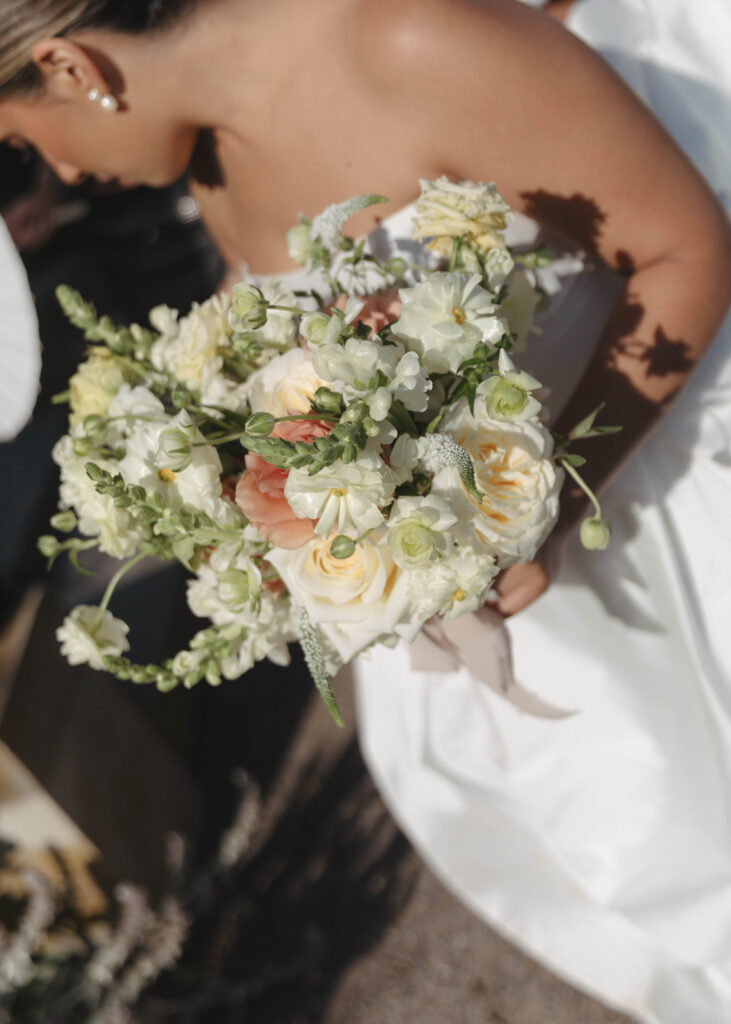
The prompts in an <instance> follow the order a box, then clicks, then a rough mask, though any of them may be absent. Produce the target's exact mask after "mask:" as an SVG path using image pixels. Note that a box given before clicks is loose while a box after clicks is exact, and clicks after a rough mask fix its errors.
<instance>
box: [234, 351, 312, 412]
mask: <svg viewBox="0 0 731 1024" xmlns="http://www.w3.org/2000/svg"><path fill="white" fill-rule="evenodd" d="M321 387H327V385H326V383H325V381H324V380H322V378H321V377H319V376H318V374H317V373H316V372H315V368H314V366H313V365H312V356H311V354H310V353H309V352H308V351H307V350H306V349H302V348H293V349H291V350H290V351H289V352H285V353H284V355H281V356H275V358H274V359H272V360H271V361H270V362H268V363H267V364H266V366H263V367H262V368H261V369H260V370H257V371H256V372H255V373H252V375H251V376H250V377H249V379H248V381H247V382H246V391H247V394H248V397H249V404H250V406H251V411H252V412H268V413H270V414H271V415H272V416H290V415H293V416H296V415H299V414H303V413H307V412H309V411H310V409H311V408H312V399H313V397H314V394H315V392H316V391H317V389H318V388H321Z"/></svg>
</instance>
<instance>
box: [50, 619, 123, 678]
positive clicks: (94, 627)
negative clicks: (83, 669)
mask: <svg viewBox="0 0 731 1024" xmlns="http://www.w3.org/2000/svg"><path fill="white" fill-rule="evenodd" d="M128 632H129V626H128V625H127V624H126V623H125V622H122V620H121V619H115V618H114V616H113V615H112V613H111V612H109V611H104V612H102V613H101V615H100V613H99V609H98V608H96V607H94V606H93V605H88V604H80V605H77V607H76V608H74V610H73V611H72V612H71V614H70V615H67V616H66V618H65V619H64V621H63V624H62V625H61V626H59V628H58V629H57V630H56V639H57V640H58V642H59V643H60V644H61V654H63V656H64V657H65V658H66V660H67V661H68V663H69V664H70V665H90V666H91V667H92V668H95V669H103V668H104V658H106V657H112V658H118V657H119V656H120V655H121V654H123V653H124V652H125V651H128V650H129V643H128V641H127V633H128Z"/></svg>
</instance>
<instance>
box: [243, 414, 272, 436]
mask: <svg viewBox="0 0 731 1024" xmlns="http://www.w3.org/2000/svg"><path fill="white" fill-rule="evenodd" d="M273 430H274V417H273V416H272V415H271V414H270V413H268V412H257V413H254V415H253V416H250V417H249V419H248V420H247V421H246V432H247V433H248V434H255V435H256V436H257V437H269V435H270V434H271V432H272V431H273Z"/></svg>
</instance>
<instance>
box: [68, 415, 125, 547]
mask: <svg viewBox="0 0 731 1024" xmlns="http://www.w3.org/2000/svg"><path fill="white" fill-rule="evenodd" d="M73 446H74V439H73V437H72V436H70V435H69V434H66V435H64V437H62V438H61V439H60V440H59V441H58V442H57V443H56V445H55V446H54V448H53V460H54V462H55V463H56V465H57V466H58V467H59V469H60V471H61V483H60V487H59V508H61V509H67V508H72V509H74V511H75V512H76V516H77V518H78V528H79V532H80V533H81V534H83V535H84V536H85V537H98V538H99V548H100V550H101V551H104V552H105V553H106V554H108V555H111V556H112V557H113V558H129V557H130V556H131V555H133V554H134V553H135V552H136V550H137V547H138V545H139V543H140V541H141V540H142V530H141V529H140V527H138V526H137V524H136V523H135V521H134V519H133V518H132V517H131V516H130V514H129V513H128V512H126V511H125V510H124V509H121V508H117V506H116V505H115V503H114V499H113V498H112V497H110V496H109V495H108V494H99V493H98V492H97V490H96V488H95V487H94V484H93V483H92V481H91V480H90V478H89V475H88V473H87V472H86V463H87V462H88V461H93V462H94V463H96V465H98V466H99V467H100V468H101V469H104V470H106V471H107V472H109V473H112V474H114V473H116V472H117V464H116V463H114V462H112V461H111V460H107V459H100V458H98V457H94V458H93V459H91V460H90V459H89V458H88V457H86V458H81V457H79V456H78V455H76V453H75V452H74V447H73Z"/></svg>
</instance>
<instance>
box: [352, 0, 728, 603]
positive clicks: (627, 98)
mask: <svg viewBox="0 0 731 1024" xmlns="http://www.w3.org/2000/svg"><path fill="white" fill-rule="evenodd" d="M395 6H398V7H399V14H398V15H397V16H396V18H394V16H393V15H391V16H390V18H391V22H390V24H388V25H386V24H385V23H384V24H382V31H383V32H384V33H385V38H386V39H388V40H390V44H389V45H390V46H392V47H393V48H394V51H398V52H399V53H400V57H399V58H398V63H400V65H401V69H402V78H401V84H400V86H399V85H397V83H396V82H395V81H394V82H392V83H391V86H392V88H394V89H395V91H396V93H397V94H398V95H399V97H400V99H399V100H398V101H397V105H398V103H401V104H403V105H404V106H403V109H402V113H401V118H402V124H403V131H406V132H408V133H409V135H410V136H411V137H413V138H417V137H422V136H423V137H426V138H429V139H430V143H431V144H430V145H429V146H428V147H426V148H425V153H424V159H425V161H427V162H428V165H429V166H430V167H432V168H433V170H434V172H435V173H437V172H438V173H446V174H448V175H449V176H450V177H452V178H456V179H465V178H471V179H474V180H495V182H496V183H497V185H498V188H499V189H500V191H501V192H502V193H503V195H504V196H505V198H506V199H507V200H508V201H509V202H510V203H511V205H512V206H513V207H514V208H516V209H519V210H522V211H523V212H525V213H527V214H529V215H530V216H532V217H534V218H535V219H536V220H538V221H539V222H540V223H542V224H544V225H545V226H546V227H547V228H548V229H549V230H550V231H552V232H555V233H557V234H560V235H562V236H564V237H566V238H568V239H569V240H571V241H572V242H574V243H576V244H577V245H579V246H580V247H581V248H583V249H584V250H586V251H587V252H589V253H591V254H593V255H594V256H595V257H598V258H599V259H601V260H603V261H604V262H605V263H606V264H608V265H609V266H610V267H613V268H615V269H617V270H619V271H621V272H622V273H623V274H624V275H626V277H627V284H626V287H625V289H624V292H623V293H622V295H621V296H620V298H619V300H618V302H617V305H616V307H615V309H614V312H613V315H612V317H611V319H610V321H609V324H608V326H607V328H606V331H605V333H604V336H603V338H602V341H601V344H600V346H599V348H598V350H597V352H596V354H595V356H594V359H593V360H592V362H591V364H590V366H589V368H588V370H587V371H586V374H585V375H584V377H583V379H582V380H581V382H580V384H579V386H578V387H577V389H576V392H575V394H574V395H573V397H572V399H571V400H570V402H569V405H568V407H567V408H566V410H565V411H564V413H563V414H562V416H561V420H560V422H559V424H558V429H559V430H563V431H567V430H568V429H569V428H570V427H572V426H573V425H574V424H576V423H578V422H579V420H581V419H582V418H583V417H584V416H585V415H586V414H587V413H589V412H590V411H591V410H592V409H594V408H596V406H597V405H599V403H600V402H605V403H606V407H605V409H604V411H603V412H602V422H604V423H610V424H622V426H623V430H622V432H621V433H619V434H616V435H612V436H607V437H604V438H601V439H593V440H592V442H591V449H590V452H589V453H588V454H589V462H588V463H587V466H586V474H585V475H586V477H587V479H588V480H589V482H590V483H591V484H592V486H594V487H595V488H599V489H600V488H601V487H602V486H603V485H605V484H606V482H607V480H608V479H609V478H610V477H611V475H612V474H613V473H614V472H615V471H616V470H617V468H618V467H619V466H620V465H621V464H622V463H623V462H624V461H625V460H626V459H627V458H628V457H629V455H630V454H631V453H632V451H633V450H634V449H635V448H636V447H637V445H638V444H639V443H641V441H642V439H643V438H644V437H645V436H646V434H647V432H648V431H649V430H650V429H651V428H652V426H653V425H654V424H655V423H656V422H657V420H658V419H659V418H660V417H661V415H662V414H663V413H664V412H665V410H666V409H667V407H668V405H669V404H670V402H671V401H672V399H673V398H674V397H675V395H676V394H677V393H678V391H679V390H680V389H681V388H682V387H683V385H684V384H685V382H686V380H687V378H688V376H689V375H690V373H691V372H692V371H693V369H694V367H695V366H696V365H697V363H698V361H699V360H700V358H701V356H702V354H703V352H704V351H705V349H706V348H707V347H708V345H709V344H710V342H711V341H712V339H713V337H714V335H715V333H716V331H717V329H718V327H719V325H720V323H721V321H722V318H723V316H724V313H725V311H726V309H727V307H728V304H729V301H731V233H730V231H729V224H728V220H727V218H726V216H725V214H724V212H723V211H722V210H721V208H720V206H719V205H718V204H717V202H716V200H715V198H714V196H713V195H712V193H711V192H710V190H709V189H708V187H707V186H706V184H705V182H704V181H703V179H702V178H701V177H700V175H699V174H698V173H697V172H696V171H695V169H694V168H693V167H692V165H691V164H690V163H689V162H688V160H687V159H686V158H685V157H684V156H683V154H682V153H681V152H680V151H679V150H678V149H677V147H676V146H675V144H674V143H673V142H672V140H671V139H670V138H669V136H668V135H667V134H666V133H665V131H664V130H663V129H662V128H661V127H660V125H659V124H658V123H657V122H656V121H655V120H654V118H653V117H652V116H651V115H650V114H648V112H647V111H646V109H645V108H644V107H643V106H642V104H641V103H640V102H639V101H638V100H637V99H636V98H635V97H634V96H633V94H632V93H630V92H629V90H628V89H627V88H626V87H625V86H624V85H623V83H622V82H621V81H620V80H619V79H618V78H617V76H616V75H615V74H614V73H613V72H612V71H611V70H610V69H609V68H608V67H607V65H606V64H605V63H604V62H603V61H602V60H601V59H600V58H599V57H597V56H596V55H595V54H594V53H593V52H592V51H591V50H590V49H589V48H588V47H586V46H585V45H584V44H583V43H581V42H580V41H579V40H578V39H576V38H575V37H573V36H572V35H571V34H570V33H568V32H567V31H565V30H564V29H563V28H562V27H561V26H560V25H558V24H556V23H555V21H554V20H553V19H551V18H549V17H548V16H547V15H546V14H544V13H542V12H539V11H536V10H534V9H530V8H526V7H524V5H522V4H520V3H516V2H512V0H485V2H481V3H480V2H468V0H457V2H454V0H448V2H447V0H418V3H415V2H410V0H407V2H406V3H403V4H400V5H395ZM371 8H372V10H373V11H374V12H376V11H381V14H380V17H382V18H383V17H384V14H383V11H382V6H381V4H380V3H379V2H377V0H373V2H372V4H371ZM405 8H409V9H410V13H409V14H408V15H407V14H406V11H405ZM417 8H418V10H417ZM393 59H394V60H395V59H396V58H395V52H394V58H393ZM389 64H391V61H389ZM381 74H382V75H385V74H387V72H384V71H382V72H381ZM406 108H408V110H407V109H406ZM582 472H583V471H582ZM565 498H566V500H564V503H563V509H562V514H561V520H560V522H559V526H558V527H557V531H558V534H557V535H558V536H559V537H560V536H561V535H565V534H566V533H568V532H569V531H570V530H571V529H572V528H573V527H574V526H575V525H576V523H577V521H578V520H579V519H580V518H582V517H583V514H584V509H585V502H584V500H583V497H582V496H580V495H577V494H576V493H572V492H571V491H569V493H568V494H567V495H566V496H565ZM507 575H508V574H506V579H504V580H503V587H502V593H503V601H502V602H501V605H500V607H501V609H502V610H504V611H505V612H506V613H512V612H515V611H517V610H519V608H520V607H523V606H524V605H525V604H526V603H528V602H529V600H531V599H532V598H533V597H535V596H537V594H538V593H540V592H541V590H542V589H545V585H546V583H547V579H546V577H545V573H543V572H542V570H540V568H539V567H535V568H534V569H531V568H530V567H515V570H514V572H513V573H512V576H513V580H512V581H511V580H510V579H507ZM516 580H517V581H518V582H517V583H515V586H513V585H511V584H512V582H514V581H516Z"/></svg>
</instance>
